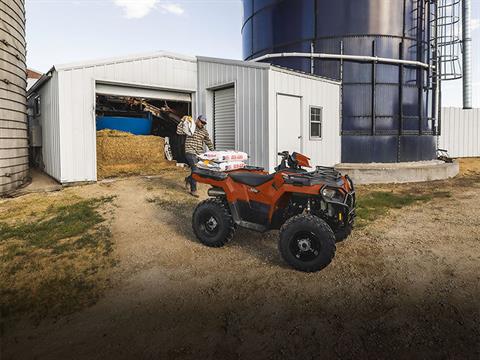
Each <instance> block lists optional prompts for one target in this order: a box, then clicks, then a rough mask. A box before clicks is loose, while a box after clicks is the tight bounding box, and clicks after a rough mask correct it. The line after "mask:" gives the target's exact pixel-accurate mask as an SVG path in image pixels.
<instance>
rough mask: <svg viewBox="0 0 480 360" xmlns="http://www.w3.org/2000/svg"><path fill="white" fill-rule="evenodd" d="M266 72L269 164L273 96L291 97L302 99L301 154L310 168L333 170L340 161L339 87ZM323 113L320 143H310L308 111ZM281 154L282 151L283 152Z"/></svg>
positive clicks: (272, 149) (282, 72) (274, 151)
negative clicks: (329, 168) (318, 109)
mask: <svg viewBox="0 0 480 360" xmlns="http://www.w3.org/2000/svg"><path fill="white" fill-rule="evenodd" d="M272 69H273V70H272V71H271V72H270V91H271V93H270V105H269V106H270V114H271V116H270V141H269V143H270V156H271V158H270V163H273V164H275V163H276V162H277V161H278V160H277V150H279V151H281V150H282V149H277V145H276V141H277V121H276V109H277V104H276V101H277V96H276V94H284V95H293V96H299V97H301V98H302V111H303V113H302V134H292V136H299V135H302V149H303V150H302V151H303V153H304V154H305V155H307V156H309V157H310V158H311V159H312V161H311V163H312V165H314V166H316V165H322V166H333V165H336V164H338V163H340V161H341V138H340V84H338V83H335V82H331V81H328V80H324V79H320V78H315V77H312V76H309V75H301V74H294V73H292V72H291V71H288V70H283V69H278V68H272ZM311 106H316V107H321V108H322V109H323V116H322V139H319V140H312V139H310V128H309V127H310V107H311ZM283 150H284V149H283Z"/></svg>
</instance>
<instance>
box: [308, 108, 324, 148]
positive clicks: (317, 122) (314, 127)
mask: <svg viewBox="0 0 480 360" xmlns="http://www.w3.org/2000/svg"><path fill="white" fill-rule="evenodd" d="M322 112H323V109H322V108H321V107H313V106H312V107H310V139H314V140H319V139H321V138H322Z"/></svg>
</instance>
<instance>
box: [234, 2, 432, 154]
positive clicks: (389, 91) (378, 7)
mask: <svg viewBox="0 0 480 360" xmlns="http://www.w3.org/2000/svg"><path fill="white" fill-rule="evenodd" d="M243 3H244V24H243V28H242V34H243V51H244V58H245V60H251V59H255V58H258V57H260V56H262V55H266V54H274V53H289V52H302V53H310V51H311V49H312V46H313V49H314V51H315V52H316V53H324V54H334V55H341V54H344V55H355V56H377V57H383V58H390V59H394V60H410V61H417V62H421V63H424V64H425V63H432V51H431V47H430V46H429V45H430V39H431V38H432V34H431V27H430V26H429V25H430V24H432V20H433V18H432V14H434V13H435V2H434V1H429V0H243ZM266 61H268V62H270V63H273V64H276V65H280V66H284V67H288V68H291V69H296V70H301V71H305V72H310V71H311V65H312V64H311V60H310V58H308V57H305V58H294V57H285V58H273V59H268V60H266ZM314 72H315V73H316V74H318V75H321V76H325V77H329V78H333V79H336V80H341V81H342V83H343V91H342V94H343V95H342V162H355V163H358V162H360V163H361V162H367V163H368V162H402V161H403V162H405V161H416V160H431V159H433V158H435V157H436V146H435V145H436V137H435V135H436V127H435V126H434V125H435V122H436V119H435V115H434V112H433V109H434V108H435V106H434V103H433V102H434V95H433V94H434V84H433V82H432V76H431V75H432V74H431V72H430V71H429V70H428V69H426V68H423V67H419V66H416V65H410V66H407V65H400V64H399V63H396V64H389V63H384V62H380V61H379V62H369V61H347V60H345V61H340V60H339V59H332V60H315V61H314Z"/></svg>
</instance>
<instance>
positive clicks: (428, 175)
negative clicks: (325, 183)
mask: <svg viewBox="0 0 480 360" xmlns="http://www.w3.org/2000/svg"><path fill="white" fill-rule="evenodd" d="M335 169H337V170H338V171H340V172H341V173H342V174H347V175H349V176H350V177H351V178H352V180H353V181H354V183H355V184H389V183H411V182H422V181H432V180H444V179H450V178H453V177H455V176H457V175H458V173H459V171H460V166H459V163H458V162H457V161H454V162H453V163H450V164H449V163H445V162H443V161H440V160H433V161H419V162H408V163H395V164H377V163H372V164H338V165H337V166H335Z"/></svg>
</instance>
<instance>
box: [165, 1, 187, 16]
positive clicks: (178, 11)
mask: <svg viewBox="0 0 480 360" xmlns="http://www.w3.org/2000/svg"><path fill="white" fill-rule="evenodd" d="M160 8H161V9H162V10H163V11H165V12H168V13H171V14H174V15H182V14H183V13H184V12H185V10H184V9H183V7H181V6H180V5H178V4H172V3H168V4H161V5H160Z"/></svg>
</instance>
